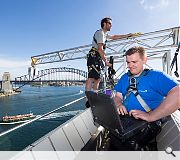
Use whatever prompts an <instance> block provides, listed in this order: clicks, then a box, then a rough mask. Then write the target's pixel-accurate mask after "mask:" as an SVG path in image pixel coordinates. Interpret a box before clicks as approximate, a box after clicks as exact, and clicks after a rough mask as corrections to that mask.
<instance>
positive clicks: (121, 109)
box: [117, 105, 128, 115]
mask: <svg viewBox="0 0 180 160" xmlns="http://www.w3.org/2000/svg"><path fill="white" fill-rule="evenodd" d="M117 111H118V114H122V115H125V114H128V112H127V110H126V107H125V106H123V105H120V106H118V107H117Z"/></svg>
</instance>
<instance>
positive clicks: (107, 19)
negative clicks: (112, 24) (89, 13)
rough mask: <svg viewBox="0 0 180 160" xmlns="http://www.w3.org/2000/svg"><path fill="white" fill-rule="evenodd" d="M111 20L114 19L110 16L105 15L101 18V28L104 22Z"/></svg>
mask: <svg viewBox="0 0 180 160" xmlns="http://www.w3.org/2000/svg"><path fill="white" fill-rule="evenodd" d="M109 21H112V19H111V18H110V17H105V18H103V19H102V20H101V28H103V27H104V23H107V22H109Z"/></svg>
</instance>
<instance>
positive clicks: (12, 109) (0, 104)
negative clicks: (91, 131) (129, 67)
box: [0, 86, 85, 151]
mask: <svg viewBox="0 0 180 160" xmlns="http://www.w3.org/2000/svg"><path fill="white" fill-rule="evenodd" d="M83 96H84V86H71V87H50V86H46V87H31V86H24V87H23V88H22V92H21V93H20V94H18V95H12V96H8V97H1V98H0V119H1V118H2V117H3V116H5V115H6V114H7V115H16V114H25V113H30V112H32V113H34V114H35V115H43V114H45V113H47V112H50V111H52V110H54V109H56V108H59V107H60V106H63V105H64V104H66V103H69V102H71V101H73V100H75V99H77V98H80V97H83ZM84 109H85V106H84V100H82V101H79V102H77V103H75V104H73V105H71V106H69V107H66V108H63V109H61V110H59V111H58V112H56V113H52V114H51V115H48V116H47V117H44V118H42V119H40V120H38V121H35V122H33V123H31V124H29V125H26V126H24V127H22V128H19V129H17V130H15V131H13V132H11V133H8V134H7V135H4V136H1V137H0V151H17V150H23V149H24V148H25V147H26V146H28V145H29V144H31V143H33V142H34V141H36V140H37V139H39V138H40V137H42V136H43V135H45V134H46V133H48V132H50V131H51V130H53V129H54V128H56V127H57V126H59V125H60V124H62V123H64V122H66V121H67V120H69V119H70V118H72V117H73V116H75V115H77V114H78V113H80V112H82V111H83V110H84ZM15 126H17V125H0V133H2V132H4V131H7V130H8V129H11V128H13V127H15Z"/></svg>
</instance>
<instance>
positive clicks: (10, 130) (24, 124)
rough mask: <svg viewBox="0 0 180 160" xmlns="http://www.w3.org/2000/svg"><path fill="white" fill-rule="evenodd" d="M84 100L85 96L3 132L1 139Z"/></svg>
mask: <svg viewBox="0 0 180 160" xmlns="http://www.w3.org/2000/svg"><path fill="white" fill-rule="evenodd" d="M84 98H85V96H84V97H81V98H78V99H76V100H74V101H71V102H69V103H67V104H65V105H63V106H61V107H59V108H56V109H54V110H52V111H50V112H48V113H45V114H43V115H41V116H38V117H37V118H34V119H32V120H30V121H28V122H26V123H23V124H21V125H19V126H16V127H14V128H12V129H9V130H7V131H5V132H2V133H0V137H1V136H4V135H6V134H8V133H10V132H12V131H15V130H17V129H18V128H21V127H23V126H26V125H27V124H30V123H32V122H34V121H37V120H39V119H41V118H43V117H46V116H47V115H50V114H52V113H54V112H56V111H58V110H60V109H62V108H64V107H67V106H69V105H71V104H73V103H76V102H78V101H80V100H82V99H84Z"/></svg>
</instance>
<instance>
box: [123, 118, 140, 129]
mask: <svg viewBox="0 0 180 160" xmlns="http://www.w3.org/2000/svg"><path fill="white" fill-rule="evenodd" d="M120 119H121V122H122V126H123V128H124V129H126V128H128V127H129V126H132V125H134V124H135V123H137V121H138V120H136V119H135V118H134V117H133V116H129V115H120Z"/></svg>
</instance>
